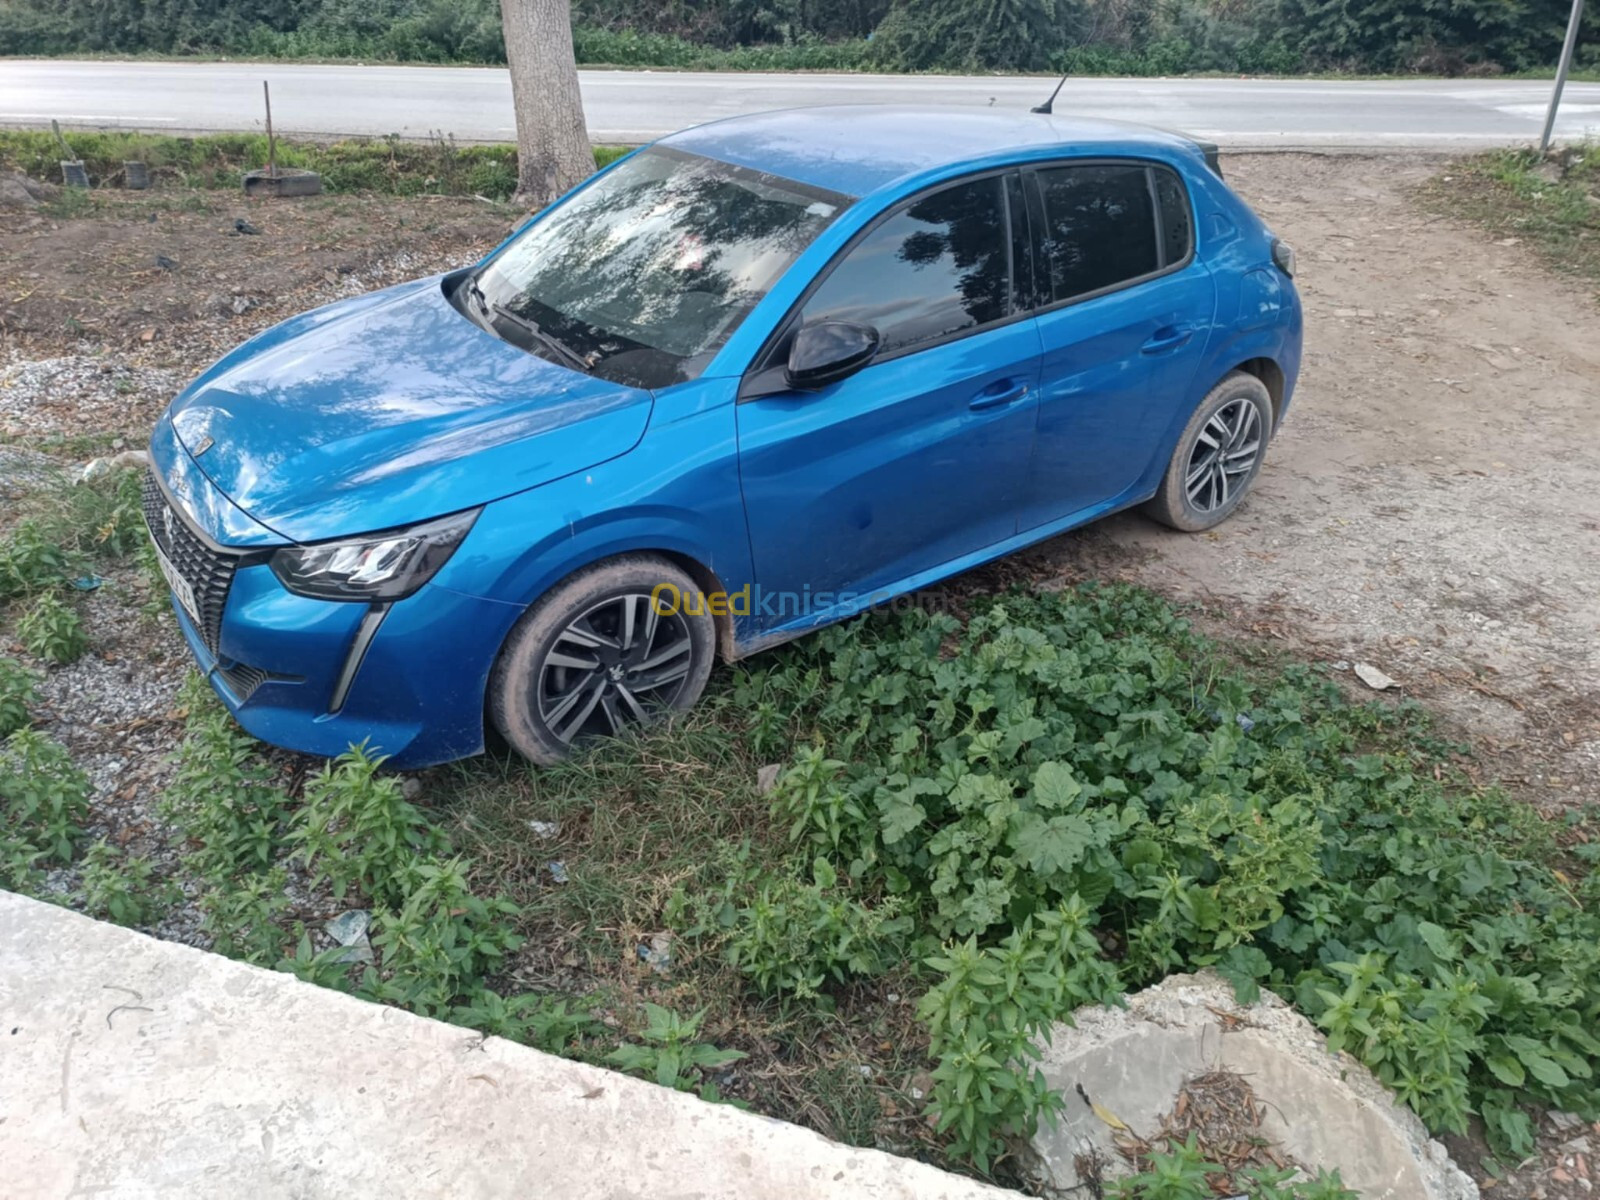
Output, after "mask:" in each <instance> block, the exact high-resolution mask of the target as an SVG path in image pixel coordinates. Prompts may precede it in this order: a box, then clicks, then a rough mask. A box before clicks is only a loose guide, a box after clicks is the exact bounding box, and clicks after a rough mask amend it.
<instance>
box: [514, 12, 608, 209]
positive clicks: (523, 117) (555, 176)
mask: <svg viewBox="0 0 1600 1200" xmlns="http://www.w3.org/2000/svg"><path fill="white" fill-rule="evenodd" d="M500 19H501V23H502V24H503V26H504V28H505V35H506V61H507V63H508V64H509V65H510V67H511V99H512V104H513V106H514V108H515V109H516V115H517V194H516V197H515V200H516V202H517V203H518V204H522V205H526V206H527V207H529V208H540V207H542V206H544V205H545V204H548V203H549V202H550V201H551V200H554V199H555V198H556V197H557V196H559V195H561V193H562V192H565V191H566V190H567V189H569V188H571V187H575V186H576V185H577V184H579V183H580V182H582V181H583V180H584V179H585V178H586V177H588V176H589V175H590V174H591V173H592V172H593V171H594V150H593V148H592V147H591V146H590V145H589V131H588V128H587V127H586V126H585V124H584V121H583V97H582V95H580V94H579V92H578V65H577V62H576V61H575V60H574V58H573V56H572V11H571V5H570V3H569V0H500Z"/></svg>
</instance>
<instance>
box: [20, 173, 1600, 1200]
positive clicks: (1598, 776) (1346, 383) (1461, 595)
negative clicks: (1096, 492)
mask: <svg viewBox="0 0 1600 1200" xmlns="http://www.w3.org/2000/svg"><path fill="white" fill-rule="evenodd" d="M1225 166H1226V170H1227V173H1228V177H1229V179H1230V180H1232V181H1233V182H1234V184H1235V185H1236V186H1237V187H1238V188H1239V189H1240V191H1241V192H1242V193H1243V194H1244V195H1245V196H1246V198H1247V199H1249V200H1250V201H1251V202H1252V203H1253V204H1254V205H1255V206H1256V207H1257V208H1258V210H1259V211H1260V212H1261V213H1262V214H1263V215H1264V216H1265V217H1266V218H1267V219H1268V221H1269V222H1270V223H1271V224H1272V225H1273V227H1274V229H1275V230H1276V231H1277V232H1278V233H1279V234H1280V235H1281V236H1283V237H1284V238H1286V239H1287V240H1288V241H1289V242H1291V243H1292V244H1293V245H1294V246H1295V247H1296V249H1297V250H1298V252H1299V258H1300V264H1301V268H1300V275H1299V279H1298V283H1299V285H1300V289H1301V294H1302V296H1303V298H1304V301H1305V308H1306V360H1305V369H1304V372H1303V375H1302V377H1301V381H1300V386H1299V389H1298V392H1297V395H1296V398H1295V402H1294V407H1293V409H1292V411H1291V413H1290V416H1289V419H1288V421H1287V424H1286V425H1285V426H1284V427H1283V430H1282V432H1281V433H1280V435H1279V437H1278V439H1277V441H1276V442H1275V444H1274V446H1273V448H1272V452H1271V454H1270V456H1269V458H1268V460H1267V463H1266V466H1265V468H1264V470H1263V472H1262V475H1261V477H1260V479H1259V481H1258V483H1257V486H1256V491H1255V493H1254V495H1253V496H1252V497H1251V498H1250V499H1249V500H1248V501H1247V503H1246V504H1245V505H1244V507H1243V508H1242V509H1241V510H1240V511H1239V513H1238V514H1237V515H1236V516H1235V517H1234V518H1233V519H1232V520H1230V521H1229V522H1228V523H1227V524H1225V525H1224V526H1222V527H1221V528H1219V529H1217V530H1215V531H1213V532H1211V533H1208V534H1204V535H1200V536H1188V535H1182V534H1176V533H1172V532H1170V531H1167V530H1165V529H1163V528H1161V527H1158V526H1156V525H1154V524H1153V523H1151V522H1149V521H1147V520H1145V519H1144V518H1143V517H1141V516H1139V515H1137V514H1124V515H1122V516H1119V517H1116V518H1113V519H1111V520H1108V521H1104V522H1101V523H1099V524H1097V525H1095V526H1092V527H1089V528H1087V529H1084V530H1080V531H1078V532H1075V533H1072V534H1069V535H1066V536H1063V537H1060V538H1057V539H1054V540H1053V541H1051V542H1050V543H1047V544H1045V545H1043V546H1041V547H1038V548H1036V549H1034V550H1032V551H1029V552H1028V553H1026V554H1024V555H1020V556H1017V558H1015V559H1013V560H1011V562H1010V563H1009V564H1007V566H1006V567H1005V568H1004V569H1005V570H1007V571H1016V572H1021V573H1025V574H1026V575H1028V576H1029V577H1033V578H1045V579H1048V578H1051V577H1053V576H1055V577H1061V578H1077V577H1082V576H1101V577H1112V576H1114V577H1118V578H1123V579H1127V580H1131V581H1133V582H1137V583H1141V584H1144V585H1147V586H1149V587H1152V588H1154V589H1156V590H1158V591H1160V592H1163V593H1165V594H1167V595H1170V596H1172V597H1175V598H1178V599H1183V600H1192V601H1195V602H1197V603H1198V604H1199V605H1200V607H1201V609H1202V611H1203V613H1204V617H1203V620H1204V621H1205V622H1207V623H1208V624H1210V625H1212V626H1213V627H1214V628H1215V629H1216V630H1217V631H1219V632H1222V633H1225V634H1233V635H1235V636H1246V637H1260V638H1266V639H1270V640H1273V641H1275V642H1278V643H1281V644H1282V645H1283V646H1284V647H1285V648H1286V649H1288V650H1291V651H1293V652H1295V653H1297V654H1300V655H1303V656H1307V657H1311V658H1314V659H1316V660H1318V661H1322V662H1326V663H1333V664H1341V663H1342V664H1345V665H1346V666H1347V667H1351V668H1353V666H1354V664H1356V663H1368V664H1372V665H1374V666H1377V667H1379V668H1381V669H1382V670H1383V671H1385V672H1386V673H1388V674H1389V675H1390V676H1392V677H1394V678H1395V679H1396V680H1397V681H1399V683H1400V690H1401V692H1402V693H1403V694H1404V695H1407V696H1412V697H1416V698H1418V699H1420V700H1422V701H1424V702H1425V703H1427V704H1428V705H1429V706H1430V707H1433V708H1434V709H1436V710H1437V711H1439V712H1441V713H1442V714H1444V716H1445V717H1446V719H1447V721H1448V722H1449V723H1450V724H1451V725H1452V726H1453V727H1455V728H1456V729H1458V730H1459V731H1461V732H1462V733H1463V734H1469V735H1471V736H1472V737H1473V738H1474V740H1475V741H1476V743H1477V745H1478V747H1479V749H1480V752H1481V760H1482V762H1483V765H1484V770H1485V773H1486V774H1488V775H1490V776H1492V777H1496V778H1499V779H1501V780H1502V781H1503V782H1505V783H1506V784H1507V785H1509V786H1510V787H1511V788H1513V789H1514V790H1515V791H1516V792H1517V793H1518V794H1520V795H1523V796H1525V797H1527V798H1528V799H1529V800H1530V802H1533V803H1537V804H1539V805H1540V806H1541V807H1546V808H1558V807H1563V806H1566V805H1569V804H1573V803H1579V802H1586V801H1596V800H1600V671H1597V668H1600V648H1597V632H1600V411H1597V409H1600V307H1597V305H1596V303H1595V300H1594V297H1592V296H1591V295H1589V294H1587V293H1586V292H1585V291H1584V290H1583V289H1581V288H1579V287H1577V286H1576V285H1574V284H1571V283H1569V282H1566V281H1563V280H1560V279H1557V278H1554V277H1552V276H1551V275H1550V274H1548V273H1547V272H1545V271H1544V270H1543V269H1542V268H1540V267H1539V266H1538V265H1536V263H1535V261H1534V258H1533V256H1532V255H1531V254H1530V253H1529V252H1528V248H1527V247H1525V246H1522V245H1520V244H1515V243H1511V244H1508V243H1505V242H1496V241H1493V240H1491V239H1490V238H1489V237H1488V236H1487V235H1485V234H1483V233H1481V232H1479V231H1477V230H1475V229H1472V228H1468V227H1466V226H1464V225H1461V224H1458V223H1457V222H1456V221H1455V220H1454V219H1453V218H1452V216H1451V215H1450V214H1449V213H1448V212H1440V211H1438V210H1437V208H1430V207H1429V206H1427V205H1425V204H1423V203H1421V202H1420V201H1419V199H1418V196H1417V192H1418V189H1419V188H1420V187H1421V185H1422V184H1423V183H1424V182H1425V181H1426V180H1428V179H1429V178H1430V177H1432V176H1434V175H1435V174H1436V173H1438V172H1439V171H1440V170H1441V169H1443V162H1442V160H1439V159H1435V158H1429V157H1422V156H1415V157H1408V156H1384V157H1359V156H1329V157H1320V156H1311V155H1300V154H1294V155H1258V156H1246V157H1235V158H1231V159H1229V160H1228V161H1227V162H1226V164H1225ZM516 215H517V214H516V213H514V212H513V211H512V210H510V209H507V208H504V207H499V206H489V205H485V204H482V203H479V202H476V201H472V200H455V199H442V198H440V199H417V200H405V201H402V200H396V199H394V198H391V197H371V198H361V197H323V198H320V199H317V200H313V201H306V202H301V203H298V204H294V203H286V202H280V203H277V204H273V203H271V202H246V201H244V200H242V199H239V198H236V197H233V196H231V195H221V194H205V193H168V194H155V195H149V196H141V197H129V198H125V199H114V198H113V199H109V200H105V201H99V200H97V202H96V203H95V204H94V205H93V206H91V208H90V209H89V210H87V211H85V212H81V213H76V214H71V213H64V212H62V211H61V210H50V211H35V212H17V211H6V210H0V527H3V526H4V525H5V524H6V522H5V520H4V515H5V508H6V499H5V498H6V496H7V490H8V487H10V486H15V485H18V484H19V483H20V482H21V477H22V476H23V475H25V474H26V473H27V472H28V471H31V470H33V469H35V468H36V467H37V466H38V464H39V452H40V451H41V450H43V451H45V452H47V453H48V454H49V456H50V457H52V458H53V459H54V460H55V461H57V462H59V463H70V462H81V461H82V460H83V459H84V458H87V457H89V456H91V455H95V454H103V453H105V452H107V451H108V450H112V449H117V448H121V445H124V444H125V445H127V446H138V445H140V444H142V442H143V440H144V438H145V437H146V436H147V434H148V430H149V427H150V424H151V423H152V422H153V421H154V420H155V418H156V417H157V416H158V415H159V413H160V411H161V409H162V407H163V406H164V405H165V404H166V403H167V401H168V400H169V399H170V397H171V396H172V394H173V393H174V392H176V391H177V390H178V388H180V387H181V386H182V385H183V383H184V382H185V381H186V380H187V379H189V378H191V377H192V376H193V375H194V374H195V373H197V372H198V371H199V370H200V369H202V368H203V367H204V366H205V365H206V364H207V363H208V362H209V361H211V360H212V359H213V358H214V357H216V356H217V355H218V354H220V353H221V352H222V351H224V350H226V349H227V348H229V347H230V346H232V345H234V344H236V343H237V342H239V341H241V340H243V339H244V338H245V337H247V336H249V335H250V334H252V333H254V332H256V331H257V330H259V329H261V328H264V327H265V326H267V325H269V324H271V323H273V322H275V321H277V320H281V319H283V318H284V317H287V316H289V315H291V314H292V313H295V312H298V311H301V310H303V309H305V308H309V307H312V306H314V305H316V304H320V303H324V302H327V301H329V300H333V299H336V298H339V297H341V296H347V295H353V294H356V293H358V292H361V291H365V290H368V289H371V288H374V287H380V286H384V285H386V284H389V283H394V282H399V281H400V280H402V279H407V278H412V277H415V276H418V275H422V274H425V273H428V272H431V271H437V270H442V269H445V268H447V267H449V266H452V265H454V264H457V263H460V262H465V261H469V260H471V259H472V258H474V257H476V256H477V255H478V254H480V253H482V252H483V251H484V250H486V249H488V248H489V247H490V246H492V245H493V244H494V243H495V242H496V241H498V240H499V239H500V238H501V237H502V236H503V235H504V233H505V232H506V230H507V229H508V227H509V226H510V224H511V223H512V221H513V220H514V219H515V218H516ZM240 219H242V220H244V221H245V222H247V223H248V226H249V228H250V229H253V230H256V231H258V232H242V231H240V229H239V228H237V227H236V224H235V222H236V221H237V220H240ZM8 476H9V478H8ZM112 583H113V585H114V587H113V589H111V590H110V591H108V592H107V593H104V594H99V593H97V594H96V595H95V596H94V597H92V598H90V599H89V600H88V601H87V609H86V614H85V615H86V618H87V619H88V621H89V623H90V625H91V629H92V632H94V631H96V630H97V632H96V634H95V636H96V639H97V640H96V643H95V646H94V652H93V653H91V654H90V655H88V656H86V657H85V659H83V660H81V661H80V662H79V663H77V664H74V665H73V666H71V667H67V668H60V669H56V670H53V671H52V672H51V674H50V679H49V683H48V686H47V700H48V702H49V703H50V705H51V712H50V714H49V720H50V724H51V726H52V727H51V728H50V729H49V730H48V732H50V733H51V734H52V736H55V737H58V738H60V739H61V740H63V741H64V742H66V744H67V745H68V746H69V747H70V748H71V749H72V750H73V752H74V755H75V756H76V757H78V758H79V759H80V761H81V762H83V763H84V764H85V765H86V766H87V767H88V769H90V771H91V775H92V778H93V780H94V787H95V794H96V797H97V803H99V804H102V805H103V806H104V807H105V811H104V814H103V815H104V819H105V823H106V825H107V826H108V827H112V828H113V829H115V828H116V827H118V826H122V825H124V824H126V823H127V822H128V821H131V820H134V819H135V818H137V817H138V815H139V814H140V813H142V812H144V811H145V810H146V809H147V808H148V805H149V803H150V799H149V798H150V797H151V796H152V795H153V794H155V793H156V792H158V791H159V788H160V784H161V778H162V776H163V774H164V772H165V771H166V770H167V768H166V767H165V766H164V765H163V764H164V760H165V750H167V749H169V748H170V746H171V743H172V739H173V737H174V735H175V734H176V732H177V729H178V724H177V722H175V721H173V720H172V719H171V714H170V710H171V707H172V703H173V688H174V686H175V678H176V676H177V674H178V670H177V666H176V664H178V663H180V662H181V661H182V657H183V655H182V650H181V647H179V646H178V645H177V643H176V640H175V638H173V637H171V636H170V635H163V636H161V637H159V638H154V639H153V638H152V637H151V635H150V633H149V627H148V625H147V624H141V623H140V622H138V621H137V620H131V619H130V620H123V619H121V618H118V617H116V616H115V615H114V610H115V609H116V608H117V600H116V597H115V595H113V594H111V593H112V592H114V591H115V589H116V588H124V589H126V590H128V591H131V592H132V593H133V594H134V596H135V597H136V598H137V597H138V596H139V595H140V591H141V588H142V587H143V586H144V585H143V584H142V583H141V582H140V581H139V580H138V579H136V578H134V577H133V575H132V574H131V573H130V574H129V577H128V578H126V579H114V580H113V581H112ZM102 610H104V611H103V612H102ZM97 614H100V617H97ZM102 617H103V620H102V619H101V618H102ZM0 649H3V650H7V652H14V650H15V648H12V647H5V646H4V645H0ZM1353 675H1354V673H1353V670H1352V671H1351V676H1350V678H1351V686H1352V687H1353V688H1356V689H1359V688H1360V687H1361V685H1360V684H1358V683H1356V682H1355V681H1354V678H1353ZM113 811H115V812H119V813H121V814H123V815H122V817H113V815H112V813H113ZM134 827H135V826H134V825H128V828H134ZM118 836H119V838H120V837H123V836H124V835H123V834H121V833H119V835H118ZM162 933H163V936H176V937H182V938H184V939H185V940H190V938H192V936H193V930H192V929H185V928H173V929H168V930H164V931H162ZM1547 1130H1548V1137H1547V1138H1546V1141H1545V1147H1546V1153H1545V1154H1544V1156H1543V1158H1542V1160H1541V1161H1539V1162H1537V1163H1535V1164H1530V1166H1529V1167H1528V1168H1526V1169H1525V1170H1524V1171H1522V1172H1519V1173H1518V1174H1517V1175H1515V1176H1513V1177H1512V1178H1510V1179H1507V1180H1504V1181H1501V1182H1500V1183H1499V1184H1498V1185H1496V1186H1495V1189H1494V1190H1493V1191H1490V1192H1489V1193H1488V1194H1490V1195H1496V1196H1508V1197H1528V1198H1530V1200H1536V1198H1541V1197H1548V1198H1549V1200H1557V1198H1564V1197H1567V1196H1573V1197H1575V1196H1579V1195H1587V1194H1588V1186H1587V1185H1589V1180H1588V1178H1587V1175H1588V1173H1589V1171H1590V1167H1589V1165H1588V1163H1589V1160H1590V1157H1591V1155H1592V1150H1593V1149H1594V1148H1600V1131H1597V1130H1591V1129H1589V1128H1588V1127H1585V1126H1582V1125H1579V1126H1577V1127H1575V1128H1574V1127H1571V1126H1564V1127H1562V1128H1560V1129H1557V1128H1556V1127H1555V1126H1554V1125H1550V1126H1547ZM1591 1143H1592V1146H1591ZM1479 1153H1481V1150H1479V1149H1478V1148H1476V1147H1475V1146H1473V1145H1472V1144H1471V1143H1468V1142H1463V1143H1460V1144H1459V1145H1458V1146H1457V1154H1458V1157H1459V1158H1460V1159H1461V1161H1462V1164H1463V1166H1466V1167H1468V1169H1471V1170H1473V1171H1474V1173H1475V1174H1480V1175H1481V1171H1480V1169H1479V1168H1478V1164H1477V1163H1476V1161H1474V1160H1475V1159H1476V1157H1477V1156H1478V1154H1479Z"/></svg>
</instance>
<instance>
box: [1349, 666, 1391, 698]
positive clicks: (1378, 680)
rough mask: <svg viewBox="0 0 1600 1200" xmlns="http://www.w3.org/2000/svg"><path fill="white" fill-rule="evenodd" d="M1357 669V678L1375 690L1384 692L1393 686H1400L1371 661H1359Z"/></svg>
mask: <svg viewBox="0 0 1600 1200" xmlns="http://www.w3.org/2000/svg"><path fill="white" fill-rule="evenodd" d="M1355 670H1356V678H1357V679H1359V680H1361V682H1362V683H1364V684H1366V685H1367V686H1368V687H1369V688H1371V689H1372V690H1373V691H1375V692H1384V691H1388V690H1389V689H1390V688H1392V687H1399V686H1400V685H1399V684H1398V683H1396V682H1395V681H1394V680H1393V679H1390V678H1389V676H1387V675H1385V674H1384V673H1383V672H1382V671H1380V670H1378V668H1377V667H1375V666H1373V665H1372V664H1371V663H1361V662H1358V663H1357V664H1356V668H1355Z"/></svg>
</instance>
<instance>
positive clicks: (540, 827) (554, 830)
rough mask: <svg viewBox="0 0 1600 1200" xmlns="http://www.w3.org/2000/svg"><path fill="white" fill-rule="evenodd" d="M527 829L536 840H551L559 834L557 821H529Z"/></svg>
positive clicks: (559, 826) (559, 828) (559, 829)
mask: <svg viewBox="0 0 1600 1200" xmlns="http://www.w3.org/2000/svg"><path fill="white" fill-rule="evenodd" d="M528 828H529V830H531V831H532V833H533V836H534V837H536V838H553V837H555V836H556V834H558V833H560V832H561V824H560V822H558V821H529V822H528Z"/></svg>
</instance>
